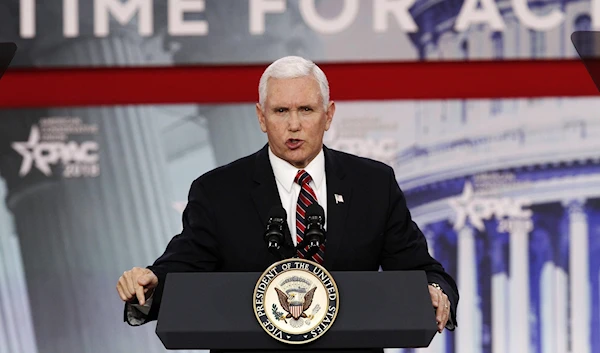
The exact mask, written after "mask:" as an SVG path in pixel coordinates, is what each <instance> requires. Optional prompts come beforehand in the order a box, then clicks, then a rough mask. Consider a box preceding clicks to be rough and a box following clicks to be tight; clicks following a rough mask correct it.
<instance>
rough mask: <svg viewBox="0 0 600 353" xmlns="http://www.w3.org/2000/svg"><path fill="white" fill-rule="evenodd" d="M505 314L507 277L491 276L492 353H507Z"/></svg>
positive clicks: (506, 320)
mask: <svg viewBox="0 0 600 353" xmlns="http://www.w3.org/2000/svg"><path fill="white" fill-rule="evenodd" d="M507 314H508V276H507V274H506V272H502V273H498V274H495V275H493V276H492V353H505V352H507V341H508V317H507Z"/></svg>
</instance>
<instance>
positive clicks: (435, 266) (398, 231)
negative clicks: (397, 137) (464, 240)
mask: <svg viewBox="0 0 600 353" xmlns="http://www.w3.org/2000/svg"><path fill="white" fill-rule="evenodd" d="M389 179H390V180H389V185H390V186H389V187H390V192H389V197H390V200H389V203H388V204H389V209H388V215H387V220H388V221H387V225H386V229H385V239H384V247H383V252H382V258H381V262H380V263H381V267H382V268H383V270H424V271H425V272H426V273H427V280H428V282H429V283H437V284H439V285H440V287H442V290H443V291H444V293H445V294H446V295H447V296H448V299H449V300H450V317H449V320H448V325H446V327H447V328H448V329H450V330H453V329H454V327H455V326H456V310H457V306H458V299H459V295H458V288H457V286H456V283H455V281H454V279H453V278H452V277H451V276H450V275H449V274H448V273H446V271H445V270H444V268H443V267H442V265H441V264H440V263H439V262H438V261H437V260H435V259H434V258H432V257H431V256H430V254H429V251H428V247H427V240H426V238H425V236H424V235H423V233H422V232H421V230H420V229H419V227H418V226H417V225H416V223H415V222H414V221H413V220H412V217H411V215H410V212H409V210H408V207H407V205H406V199H405V197H404V193H403V192H402V191H401V190H400V187H399V186H398V183H397V181H396V177H395V174H394V171H393V170H392V169H391V168H390V174H389Z"/></svg>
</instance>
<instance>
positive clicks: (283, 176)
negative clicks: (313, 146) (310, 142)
mask: <svg viewBox="0 0 600 353" xmlns="http://www.w3.org/2000/svg"><path fill="white" fill-rule="evenodd" d="M269 161H270V162H271V167H272V168H273V173H274V174H275V179H277V181H278V182H279V183H280V184H281V185H282V186H283V188H284V189H285V190H286V191H287V192H291V190H292V186H293V185H294V178H296V174H298V171H299V170H300V169H298V168H296V167H294V166H293V165H291V164H290V163H289V162H287V161H285V160H283V159H281V158H279V157H277V156H276V155H275V154H274V153H273V151H271V147H270V146H269ZM304 170H306V172H307V173H308V174H309V175H310V176H311V178H312V180H313V182H314V185H315V187H316V189H317V190H319V187H320V186H321V182H322V181H323V178H325V155H324V153H323V149H321V151H319V154H317V156H316V157H315V158H314V159H313V160H312V161H311V162H310V163H309V164H308V165H307V166H306V168H304Z"/></svg>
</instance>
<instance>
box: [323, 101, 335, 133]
mask: <svg viewBox="0 0 600 353" xmlns="http://www.w3.org/2000/svg"><path fill="white" fill-rule="evenodd" d="M334 114H335V102H334V101H330V102H329V105H328V106H327V111H326V112H325V115H326V116H327V117H326V120H325V131H327V130H329V127H330V126H331V122H332V121H333V115H334Z"/></svg>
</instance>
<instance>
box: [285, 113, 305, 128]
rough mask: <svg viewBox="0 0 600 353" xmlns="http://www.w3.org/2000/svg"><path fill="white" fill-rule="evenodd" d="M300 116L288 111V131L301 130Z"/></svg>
mask: <svg viewBox="0 0 600 353" xmlns="http://www.w3.org/2000/svg"><path fill="white" fill-rule="evenodd" d="M301 126H302V125H301V123H300V116H299V115H298V112H297V111H296V110H292V111H290V119H289V123H288V129H289V130H290V131H298V130H300V128H301Z"/></svg>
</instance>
